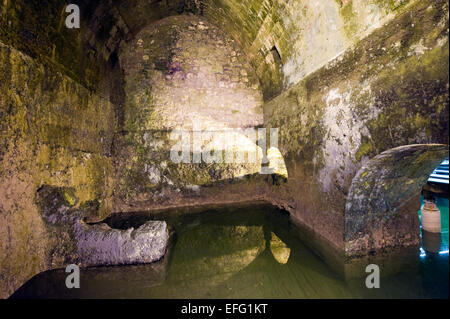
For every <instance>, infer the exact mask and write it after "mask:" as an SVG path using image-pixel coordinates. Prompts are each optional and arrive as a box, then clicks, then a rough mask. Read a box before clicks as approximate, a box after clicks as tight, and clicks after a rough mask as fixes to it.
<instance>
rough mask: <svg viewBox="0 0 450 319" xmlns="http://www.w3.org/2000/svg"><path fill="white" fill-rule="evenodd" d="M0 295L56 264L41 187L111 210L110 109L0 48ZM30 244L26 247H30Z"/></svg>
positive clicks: (76, 202) (62, 77)
mask: <svg viewBox="0 0 450 319" xmlns="http://www.w3.org/2000/svg"><path fill="white" fill-rule="evenodd" d="M0 119H1V121H0V137H1V138H0V140H1V143H0V185H1V186H0V194H1V195H0V210H1V214H0V219H1V220H0V225H1V227H0V242H1V243H2V245H1V246H0V257H1V260H0V265H1V268H0V269H1V273H0V279H1V282H2V284H1V285H0V286H1V289H0V296H2V297H7V296H8V295H9V294H11V293H12V292H13V291H14V290H15V289H17V288H18V286H20V285H21V284H22V283H23V282H24V281H25V280H27V279H29V278H30V277H31V276H33V275H35V274H37V273H39V272H41V271H44V270H47V269H49V268H52V267H54V266H61V264H60V262H63V261H59V262H56V264H53V262H51V261H50V260H51V256H52V251H51V247H52V244H51V243H50V237H49V234H48V231H47V229H46V228H45V227H44V225H43V223H42V219H41V218H40V215H39V211H38V209H37V207H36V204H35V203H34V198H35V195H36V191H37V190H38V189H39V188H40V187H41V186H42V185H53V186H59V187H69V188H70V189H68V190H67V192H65V193H64V196H65V198H66V200H67V201H68V202H70V204H71V205H72V204H73V205H82V204H83V203H85V202H88V201H92V200H97V201H99V203H100V205H99V210H98V211H97V212H95V215H96V218H97V219H98V218H102V215H104V214H108V213H110V207H109V205H110V204H109V202H108V197H109V196H110V195H111V189H110V187H109V176H110V174H111V159H110V157H109V156H110V151H111V143H112V137H113V133H114V127H115V119H114V111H113V108H112V105H111V104H110V103H109V102H107V101H105V100H103V99H101V98H100V97H98V96H96V95H95V94H94V93H92V92H90V91H89V90H87V89H86V88H84V87H83V86H81V85H80V84H78V83H76V82H74V81H73V80H72V79H70V78H69V77H67V76H65V75H62V74H61V73H59V72H57V71H55V70H53V69H51V68H49V67H48V66H44V65H43V64H41V63H38V62H36V61H35V60H33V59H32V58H31V57H29V56H26V55H25V54H23V53H21V52H19V51H17V50H15V49H13V48H11V47H9V46H6V45H4V44H0ZM30 243H32V244H30Z"/></svg>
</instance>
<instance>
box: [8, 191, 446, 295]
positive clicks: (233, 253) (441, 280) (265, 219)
mask: <svg viewBox="0 0 450 319" xmlns="http://www.w3.org/2000/svg"><path fill="white" fill-rule="evenodd" d="M438 204H439V205H440V208H441V210H442V211H443V214H442V215H443V221H444V219H445V218H446V219H445V222H446V224H445V225H446V228H445V227H443V228H445V229H447V232H446V233H444V234H443V236H442V237H443V238H444V239H443V240H442V242H444V243H447V254H445V253H442V254H435V255H430V254H424V255H423V254H422V253H421V251H420V250H419V249H416V250H415V251H413V252H412V255H411V254H409V255H408V257H395V258H393V259H395V262H398V261H399V259H402V258H409V259H404V260H400V261H404V263H403V264H406V265H407V266H406V268H405V266H404V265H403V266H402V268H401V269H398V270H397V271H394V272H389V273H387V272H385V271H384V269H388V268H389V264H390V263H394V260H391V261H387V262H386V263H384V264H383V265H382V267H381V266H380V269H381V288H380V289H368V288H366V286H365V278H364V277H363V278H350V279H348V278H347V279H344V276H343V275H342V274H341V273H340V272H339V271H337V270H336V269H334V267H330V265H329V263H326V262H324V261H323V260H322V259H321V258H320V257H319V256H318V255H316V254H315V253H314V252H313V251H312V250H311V249H310V248H308V247H307V246H306V245H305V244H304V241H302V239H301V238H300V237H299V236H298V234H299V230H298V228H296V227H295V226H294V225H293V224H292V223H291V221H290V219H289V216H288V215H286V214H283V213H282V212H280V211H279V210H277V209H276V208H274V207H272V206H267V205H249V206H240V207H224V208H215V209H207V210H205V211H200V212H189V213H188V214H186V212H169V213H166V214H163V215H159V216H158V217H155V216H150V215H148V214H145V213H140V214H134V215H128V216H127V219H124V220H121V218H116V219H114V220H110V221H109V223H110V225H112V226H114V227H117V228H128V227H130V226H134V227H136V226H139V225H140V224H142V223H144V222H145V221H146V220H149V219H158V218H161V219H162V218H164V220H167V222H168V224H169V226H170V228H171V229H172V230H173V232H174V236H173V240H172V243H171V247H170V249H169V253H168V255H167V256H166V257H165V258H164V259H163V260H162V261H160V262H158V263H155V264H152V265H140V266H122V267H101V268H90V269H84V270H83V269H82V270H81V288H80V289H72V290H69V289H67V288H66V286H65V278H66V276H67V274H66V273H65V272H64V270H53V271H48V272H45V273H42V274H39V275H37V276H35V277H34V278H32V279H31V280H30V281H29V282H27V283H26V284H25V285H24V286H22V287H21V288H20V289H19V290H18V291H17V292H16V293H15V294H14V295H13V298H289V299H291V298H293V299H294V298H295V299H296V298H448V273H449V271H448V270H449V268H448V267H449V264H448V260H449V257H448V200H447V201H446V202H445V201H442V202H439V203H438ZM442 205H443V206H442ZM445 205H446V206H445ZM445 214H446V215H445ZM444 216H447V217H444ZM444 246H445V245H444ZM444 246H443V247H444ZM363 266H365V264H361V267H363ZM357 267H359V266H357ZM391 268H392V267H391ZM361 272H362V273H364V268H361Z"/></svg>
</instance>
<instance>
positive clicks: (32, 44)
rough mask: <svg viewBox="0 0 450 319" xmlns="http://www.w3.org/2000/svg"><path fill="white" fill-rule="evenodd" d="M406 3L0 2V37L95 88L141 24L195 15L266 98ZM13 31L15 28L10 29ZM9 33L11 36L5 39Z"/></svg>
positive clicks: (209, 0) (280, 0)
mask: <svg viewBox="0 0 450 319" xmlns="http://www.w3.org/2000/svg"><path fill="white" fill-rule="evenodd" d="M23 2H26V5H23ZM55 2H57V3H55ZM69 2H71V3H76V4H78V5H79V6H80V9H81V14H82V26H81V29H80V30H77V31H74V30H68V29H66V28H64V20H65V17H66V13H65V10H64V9H65V6H66V5H67V3H69ZM413 2H415V0H402V1H385V2H382V1H381V2H380V1H377V0H370V1H365V0H364V1H363V0H352V1H349V0H309V1H292V0H246V1H242V0H116V1H112V0H94V1H92V0H71V1H64V0H57V1H50V0H43V1H35V0H33V1H25V0H17V1H10V0H5V1H3V4H0V7H1V10H0V13H1V16H0V39H1V40H2V41H3V42H5V43H7V44H9V45H12V46H14V47H16V48H17V49H19V50H22V51H24V52H25V53H27V54H30V55H36V54H38V55H40V56H43V57H45V58H46V59H47V60H50V61H52V62H56V64H57V65H59V66H61V67H63V68H64V70H65V72H66V73H67V74H69V75H71V76H72V78H75V79H77V80H79V81H81V82H83V84H85V85H86V86H88V87H92V88H99V87H102V83H103V82H104V81H103V80H105V79H108V78H109V77H108V76H107V74H108V72H107V70H108V68H110V67H111V65H114V64H115V63H116V62H117V52H118V50H119V48H120V46H121V45H122V44H123V43H126V42H128V41H130V40H131V39H133V37H134V36H135V35H136V34H137V33H138V32H139V31H140V30H141V29H142V28H143V27H145V26H147V25H149V24H152V23H154V22H156V21H158V20H160V19H163V18H165V17H167V16H172V15H178V14H196V15H201V16H203V17H204V18H206V19H207V20H208V21H209V22H210V23H213V24H215V25H216V26H217V27H219V28H220V29H223V30H225V31H226V32H228V33H229V34H230V36H231V37H232V38H234V39H235V40H236V42H237V43H238V44H239V45H240V46H241V49H242V50H243V52H244V53H245V54H246V56H247V58H248V60H249V62H250V64H251V65H252V66H253V67H254V69H255V71H256V73H257V76H258V78H259V80H260V83H261V87H262V90H263V93H264V98H265V100H268V99H270V98H272V97H274V96H276V95H277V94H279V93H280V92H281V91H282V90H284V89H286V88H287V87H289V86H291V85H293V84H295V83H297V82H298V81H299V80H300V79H302V78H303V77H305V76H306V75H308V74H309V73H311V72H313V71H314V70H316V69H317V68H319V67H321V66H323V65H324V64H325V63H326V62H328V61H330V60H331V59H333V58H334V57H336V56H337V55H339V54H340V53H342V52H343V51H344V50H345V49H346V48H348V47H349V46H350V45H351V44H352V43H355V42H356V41H357V40H359V39H360V38H361V37H363V36H365V35H367V34H368V33H370V32H371V30H374V29H375V28H377V27H379V26H381V25H382V24H383V23H385V22H386V21H387V20H389V19H392V18H393V17H394V16H395V15H396V14H397V13H399V12H401V11H402V10H403V9H404V8H405V7H406V6H408V5H409V4H410V3H413ZM25 17H26V18H25ZM42 26H45V28H43V27H42ZM14 29H15V31H16V32H11V31H12V30H14ZM12 34H16V35H17V36H14V37H13V38H11V35H12Z"/></svg>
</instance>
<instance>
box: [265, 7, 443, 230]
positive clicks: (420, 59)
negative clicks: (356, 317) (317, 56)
mask: <svg viewBox="0 0 450 319" xmlns="http://www.w3.org/2000/svg"><path fill="white" fill-rule="evenodd" d="M408 10H411V11H407V12H405V13H404V14H402V15H400V16H399V17H398V18H396V19H394V20H393V21H391V22H390V23H388V24H386V25H385V26H383V27H382V28H380V29H378V30H376V31H374V32H373V33H372V34H371V35H369V36H368V37H367V38H365V39H363V40H361V41H360V42H359V43H358V44H356V45H355V46H353V47H352V48H350V49H348V50H347V51H346V52H345V53H344V54H342V55H341V56H339V57H338V58H336V59H335V60H333V61H331V62H330V63H328V64H327V65H326V66H325V67H323V68H322V69H320V70H318V71H316V72H314V73H312V74H310V75H309V76H307V77H306V78H305V79H303V80H302V81H300V82H299V83H298V84H297V85H295V86H293V87H292V88H291V89H289V90H288V91H286V92H284V93H283V94H281V95H280V96H278V97H277V98H275V99H273V100H272V101H270V102H268V103H266V104H265V105H264V112H265V126H266V127H279V128H280V133H279V137H280V150H281V151H282V153H283V155H284V156H285V157H286V158H287V163H289V164H290V165H289V166H288V171H289V176H293V175H294V174H292V173H295V171H299V172H298V173H296V174H297V175H300V176H303V180H304V183H310V182H311V183H315V182H317V183H318V184H319V187H318V195H317V199H316V201H314V203H311V206H312V207H316V209H315V210H314V215H315V216H321V215H323V216H327V217H323V218H327V219H329V220H333V218H335V217H336V218H337V216H342V212H343V210H344V205H345V199H346V196H347V194H348V189H349V187H350V185H351V182H352V179H353V177H354V176H355V174H356V172H357V171H358V170H359V168H360V167H361V166H362V165H363V164H364V163H366V162H367V161H368V160H369V159H370V158H372V157H374V156H375V155H377V154H379V153H381V152H383V151H386V150H388V149H391V148H394V147H397V146H401V145H409V144H416V143H424V144H427V143H442V144H448V133H449V126H448V112H449V110H448V106H449V99H448V86H449V81H448V76H449V74H448V72H449V68H448V51H449V44H448V28H447V27H448V4H447V3H446V1H423V2H421V3H415V4H413V5H411V6H410V7H409V8H408ZM398 30H401V32H397V31H398ZM291 172H292V173H291ZM322 198H328V199H329V200H330V203H340V204H339V205H335V207H333V208H332V209H331V210H330V209H329V208H327V207H320V205H318V204H316V203H320V201H321V200H322ZM302 201H303V202H302V205H305V204H304V201H305V199H303V200H302ZM318 207H320V208H318ZM322 209H323V211H321V210H322ZM304 218H305V219H307V218H308V217H304ZM312 218H313V217H311V219H312ZM317 218H318V217H317ZM342 225H343V224H341V225H340V226H339V225H338V226H337V230H336V231H338V232H339V231H341V232H343V231H344V230H343V228H340V227H343V226H342ZM338 228H339V229H340V230H339V229H338Z"/></svg>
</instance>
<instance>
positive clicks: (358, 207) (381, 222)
mask: <svg viewBox="0 0 450 319" xmlns="http://www.w3.org/2000/svg"><path fill="white" fill-rule="evenodd" d="M446 157H448V145H441V144H416V145H406V146H401V147H397V148H393V149H390V150H388V151H386V152H383V153H381V154H380V155H378V156H376V157H374V158H373V159H371V160H370V161H369V162H368V163H367V164H365V165H364V166H363V167H362V168H361V169H360V170H359V171H358V173H357V174H356V176H355V177H354V179H353V181H352V184H351V187H350V191H349V195H348V197H347V202H346V206H345V213H344V223H345V225H344V241H345V253H346V255H350V256H352V255H355V254H356V253H363V254H365V253H371V252H374V251H378V250H380V249H384V248H393V247H396V246H411V245H418V244H419V242H420V237H419V235H420V234H419V233H420V232H419V219H418V215H417V211H418V210H419V204H418V203H419V199H418V198H419V197H420V190H421V188H422V186H423V185H424V184H425V183H426V181H427V179H428V177H429V175H430V174H431V173H432V172H433V170H434V168H435V167H436V166H437V165H439V163H440V162H442V160H444V159H445V158H446Z"/></svg>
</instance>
